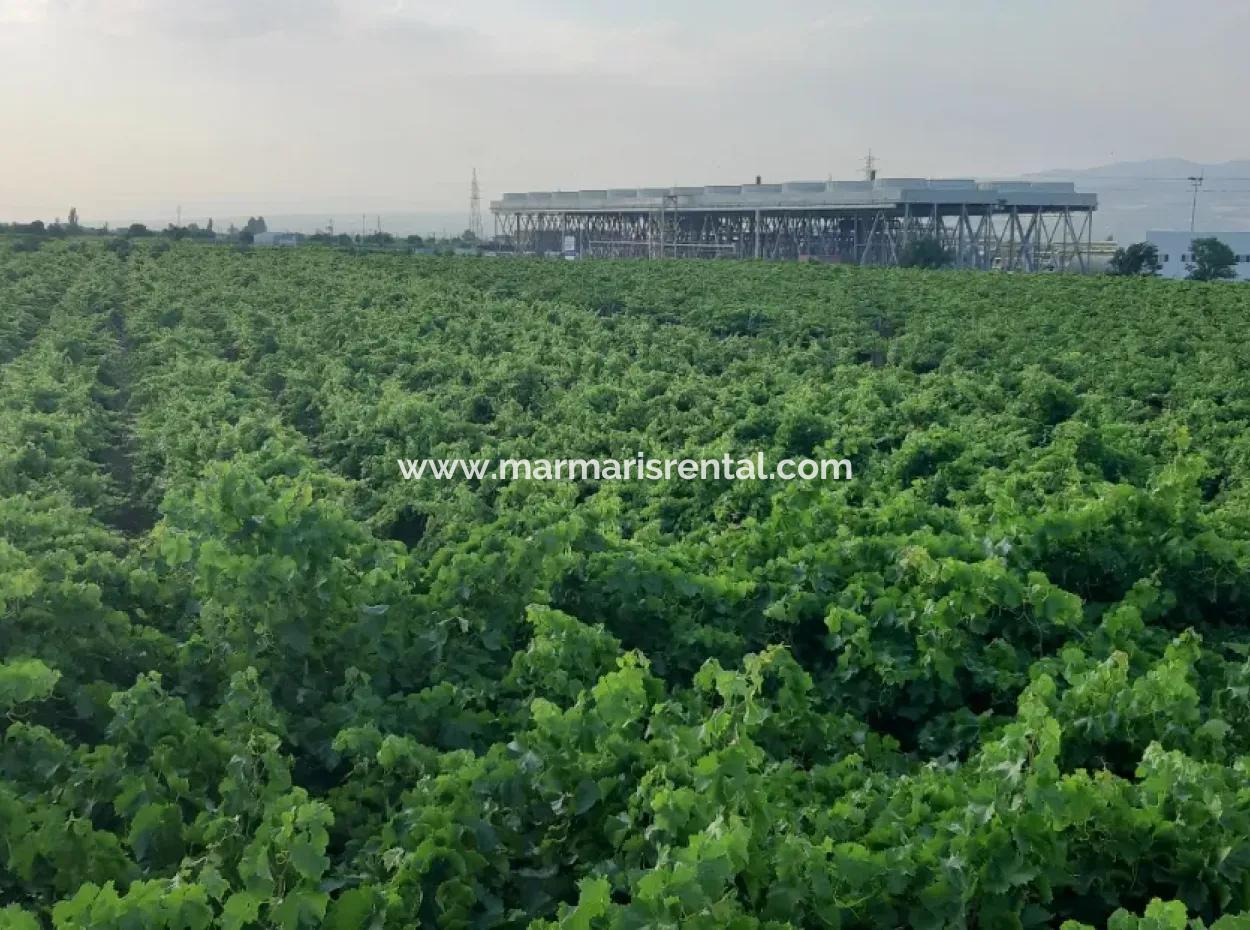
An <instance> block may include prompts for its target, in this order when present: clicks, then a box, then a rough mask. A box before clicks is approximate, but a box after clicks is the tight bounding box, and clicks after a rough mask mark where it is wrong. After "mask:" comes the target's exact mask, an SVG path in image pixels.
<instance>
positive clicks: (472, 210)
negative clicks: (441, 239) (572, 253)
mask: <svg viewBox="0 0 1250 930" xmlns="http://www.w3.org/2000/svg"><path fill="white" fill-rule="evenodd" d="M469 232H471V233H473V235H474V236H475V237H476V238H477V240H478V241H479V242H480V241H481V240H482V190H481V188H479V187H478V186H477V169H476V168H474V169H473V180H472V181H471V182H470V183H469ZM560 245H561V247H563V245H564V243H563V242H561V243H560Z"/></svg>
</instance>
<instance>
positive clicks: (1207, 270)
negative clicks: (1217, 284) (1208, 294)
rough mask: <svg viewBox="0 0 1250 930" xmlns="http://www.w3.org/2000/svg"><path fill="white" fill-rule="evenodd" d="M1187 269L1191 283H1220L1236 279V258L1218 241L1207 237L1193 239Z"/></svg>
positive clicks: (1212, 237)
mask: <svg viewBox="0 0 1250 930" xmlns="http://www.w3.org/2000/svg"><path fill="white" fill-rule="evenodd" d="M1189 251H1190V253H1191V254H1190V259H1191V261H1189V262H1188V263H1187V264H1186V265H1185V267H1186V268H1188V269H1189V280H1191V281H1220V280H1227V279H1228V278H1235V277H1237V269H1236V265H1237V256H1236V255H1234V254H1233V250H1232V249H1230V248H1229V247H1228V246H1227V245H1225V244H1224V243H1223V242H1220V240H1219V239H1216V238H1215V237H1214V236H1208V237H1207V238H1205V239H1195V240H1194V241H1193V242H1191V243H1190V244H1189Z"/></svg>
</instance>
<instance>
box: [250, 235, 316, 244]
mask: <svg viewBox="0 0 1250 930" xmlns="http://www.w3.org/2000/svg"><path fill="white" fill-rule="evenodd" d="M303 241H304V234H303V233H293V232H258V233H256V235H255V236H253V237H252V244H253V245H286V246H291V245H299V244H300V243H301V242H303Z"/></svg>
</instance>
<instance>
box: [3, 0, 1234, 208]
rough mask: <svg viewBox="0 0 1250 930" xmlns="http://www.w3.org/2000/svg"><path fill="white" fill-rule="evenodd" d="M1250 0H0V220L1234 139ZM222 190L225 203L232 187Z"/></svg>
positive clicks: (706, 177) (422, 202) (732, 176)
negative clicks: (475, 184) (475, 185)
mask: <svg viewBox="0 0 1250 930" xmlns="http://www.w3.org/2000/svg"><path fill="white" fill-rule="evenodd" d="M1248 27H1250V4H1247V3H1246V2H1245V0H1195V2H1191V3H1188V4H1181V3H1177V2H1175V0H1168V2H1154V0H1133V2H1128V0H1123V2H1122V0H1101V2H1094V3H1091V2H1089V0H1044V2H1033V0H995V2H989V0H958V2H955V0H891V2H889V3H868V2H858V3H844V2H841V0H764V2H761V0H750V2H743V0H665V2H660V0H628V2H625V0H620V2H613V3H595V2H591V0H475V2H454V0H447V2H438V3H432V2H424V0H354V2H351V3H347V2H335V0H0V61H2V62H3V65H4V72H5V74H4V80H3V82H2V83H0V219H12V218H15V217H17V218H21V217H26V216H35V215H45V216H50V215H52V214H53V213H56V214H63V213H64V212H65V211H66V209H67V208H68V206H69V204H71V203H72V204H76V205H77V206H78V207H79V210H80V212H81V213H82V214H83V216H84V218H88V217H90V216H93V215H95V216H101V215H116V214H117V213H118V212H119V211H123V210H126V209H132V208H133V209H136V210H146V209H151V208H152V207H153V206H156V205H163V204H164V205H167V204H173V203H200V204H205V203H221V204H232V205H237V206H238V211H237V212H249V207H250V206H251V205H252V204H255V205H256V207H257V208H258V209H268V210H270V211H277V210H279V209H283V210H287V211H292V212H294V211H300V210H345V211H350V210H353V209H360V210H366V209H367V210H370V211H373V210H378V209H382V210H385V209H431V210H446V209H459V208H461V207H463V205H464V204H465V202H466V200H467V188H468V178H469V170H470V168H471V167H473V166H476V167H477V169H478V173H479V176H480V178H481V182H482V187H483V194H484V198H485V199H490V198H493V197H497V196H498V195H499V194H500V193H501V192H502V191H507V190H542V189H554V188H564V189H575V188H579V187H625V186H634V185H664V184H674V183H679V184H705V183H736V182H739V181H746V180H751V179H752V178H753V177H754V176H755V175H756V174H762V175H763V176H764V177H765V179H766V180H774V181H776V180H789V179H804V178H816V179H822V178H825V177H827V176H828V175H830V174H832V175H834V176H835V177H850V176H854V175H856V173H857V171H858V170H859V167H860V163H861V161H862V158H863V155H864V152H865V151H866V150H867V149H868V148H869V147H870V146H871V148H872V149H873V151H874V152H876V153H877V155H878V156H879V159H880V168H881V173H882V174H883V175H901V176H942V175H945V176H963V177H969V176H1006V175H1013V174H1020V173H1025V172H1030V171H1036V170H1043V169H1048V168H1061V167H1088V166H1092V165H1097V164H1102V163H1105V162H1110V161H1115V160H1128V159H1137V158H1151V157H1160V156H1169V155H1179V156H1184V157H1188V158H1193V159H1196V160H1199V161H1220V160H1226V159H1233V158H1244V157H1248V156H1250V120H1247V119H1246V117H1245V112H1246V110H1245V107H1246V103H1245V101H1246V94H1247V91H1248V90H1250V28H1248ZM223 212H225V211H223Z"/></svg>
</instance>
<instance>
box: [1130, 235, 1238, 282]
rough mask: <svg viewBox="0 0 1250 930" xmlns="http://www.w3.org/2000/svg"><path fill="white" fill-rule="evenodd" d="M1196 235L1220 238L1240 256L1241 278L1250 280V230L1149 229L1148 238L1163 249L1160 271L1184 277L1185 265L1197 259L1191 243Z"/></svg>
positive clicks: (1168, 274)
mask: <svg viewBox="0 0 1250 930" xmlns="http://www.w3.org/2000/svg"><path fill="white" fill-rule="evenodd" d="M1195 239H1219V240H1220V242H1223V243H1224V244H1225V245H1226V246H1228V247H1229V248H1230V249H1232V250H1233V254H1234V255H1236V256H1237V266H1236V268H1237V280H1239V281H1250V232H1189V231H1187V230H1178V229H1155V230H1151V231H1150V232H1148V233H1146V241H1147V242H1149V243H1150V244H1151V245H1153V246H1154V247H1155V248H1156V249H1158V250H1159V264H1160V265H1162V266H1163V268H1162V269H1161V270H1160V272H1159V274H1160V275H1162V276H1163V277H1165V278H1184V277H1187V276H1188V275H1189V269H1188V268H1187V267H1185V266H1186V265H1188V264H1189V263H1191V262H1192V261H1193V255H1192V253H1191V250H1190V245H1191V244H1192V243H1193V241H1194V240H1195Z"/></svg>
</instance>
